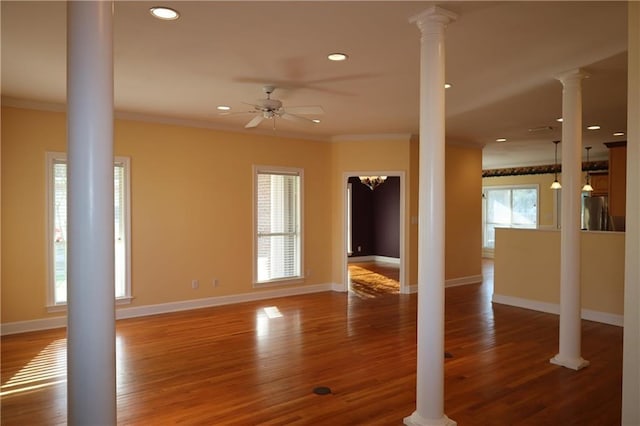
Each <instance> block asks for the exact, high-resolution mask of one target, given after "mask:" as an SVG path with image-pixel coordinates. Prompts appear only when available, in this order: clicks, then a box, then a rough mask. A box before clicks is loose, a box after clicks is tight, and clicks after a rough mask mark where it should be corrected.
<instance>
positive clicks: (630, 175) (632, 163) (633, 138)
mask: <svg viewBox="0 0 640 426" xmlns="http://www.w3.org/2000/svg"><path fill="white" fill-rule="evenodd" d="M627 7H628V15H629V26H628V27H627V28H628V34H629V61H628V63H629V68H628V76H627V79H628V86H627V102H628V106H627V213H626V224H625V226H626V231H627V232H626V235H625V269H624V348H623V354H622V355H623V357H622V424H623V425H638V424H640V403H639V402H640V309H638V307H639V306H640V216H639V215H638V211H640V171H639V170H638V164H640V120H638V117H640V3H638V2H633V1H630V2H628V6H627Z"/></svg>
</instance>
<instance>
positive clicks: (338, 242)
mask: <svg viewBox="0 0 640 426" xmlns="http://www.w3.org/2000/svg"><path fill="white" fill-rule="evenodd" d="M418 153H419V142H418V139H417V138H411V139H408V138H398V139H395V140H393V139H391V140H369V141H366V140H365V141H341V142H336V143H334V144H333V151H332V158H333V173H332V174H333V178H334V180H333V187H334V191H335V193H334V196H333V197H334V198H333V203H334V205H335V206H336V209H335V211H334V218H333V223H334V225H335V227H334V230H333V231H334V232H333V246H332V247H333V251H334V253H337V255H335V256H334V259H333V279H334V282H336V283H340V284H343V283H344V279H345V276H344V271H343V259H342V256H344V254H343V252H344V250H343V246H344V218H343V214H342V212H343V211H344V210H343V209H344V191H345V189H344V185H345V183H346V180H345V178H344V174H345V173H346V172H357V171H403V172H405V185H406V198H405V225H406V233H405V241H404V248H405V258H406V259H405V261H406V270H405V282H406V283H407V284H409V285H416V284H417V283H418V238H417V236H418V225H417V217H418V178H419V176H418V173H419V172H418V170H419V163H418ZM445 157H446V165H445V170H446V171H445V173H446V176H445V188H446V204H445V209H446V231H445V246H446V249H445V250H446V256H445V279H447V280H452V279H458V278H465V277H470V276H478V275H480V274H481V268H482V267H481V245H482V229H481V209H482V199H481V197H480V194H481V189H482V184H481V175H482V150H481V149H480V148H475V147H468V146H458V145H453V144H447V145H446V149H445ZM412 219H413V220H412Z"/></svg>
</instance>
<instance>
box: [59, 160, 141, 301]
mask: <svg viewBox="0 0 640 426" xmlns="http://www.w3.org/2000/svg"><path fill="white" fill-rule="evenodd" d="M48 165H49V200H50V202H49V205H48V208H49V224H50V226H49V232H50V241H51V244H50V259H51V262H50V265H51V268H50V269H51V270H50V272H49V275H50V279H49V282H50V284H49V286H50V288H49V300H48V304H49V305H50V306H55V305H64V304H66V302H67V158H66V154H63V153H48ZM113 172H114V173H113V178H114V179H113V181H114V182H113V185H114V254H115V257H114V260H115V297H116V298H120V299H122V298H130V297H131V290H130V289H131V286H130V280H129V273H128V271H129V268H128V264H129V250H128V247H129V245H128V241H129V237H128V234H129V232H128V230H129V183H128V176H129V160H128V158H122V157H117V158H116V160H115V162H114V167H113Z"/></svg>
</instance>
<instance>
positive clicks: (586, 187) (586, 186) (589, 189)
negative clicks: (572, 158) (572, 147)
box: [582, 146, 593, 192]
mask: <svg viewBox="0 0 640 426" xmlns="http://www.w3.org/2000/svg"><path fill="white" fill-rule="evenodd" d="M584 149H586V150H587V180H586V182H585V184H584V186H583V187H582V192H592V191H593V186H591V174H590V173H589V150H590V149H591V147H590V146H587V147H585V148H584Z"/></svg>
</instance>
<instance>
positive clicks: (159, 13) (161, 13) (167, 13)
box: [149, 6, 180, 21]
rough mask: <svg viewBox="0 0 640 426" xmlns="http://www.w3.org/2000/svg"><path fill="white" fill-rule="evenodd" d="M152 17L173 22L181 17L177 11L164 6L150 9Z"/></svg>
mask: <svg viewBox="0 0 640 426" xmlns="http://www.w3.org/2000/svg"><path fill="white" fill-rule="evenodd" d="M149 12H150V13H151V15H153V16H154V17H156V18H158V19H164V20H165V21H173V20H175V19H178V18H179V17H180V14H179V13H178V11H177V10H174V9H171V8H169V7H163V6H155V7H152V8H151V9H149Z"/></svg>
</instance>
